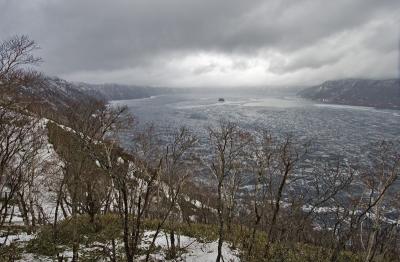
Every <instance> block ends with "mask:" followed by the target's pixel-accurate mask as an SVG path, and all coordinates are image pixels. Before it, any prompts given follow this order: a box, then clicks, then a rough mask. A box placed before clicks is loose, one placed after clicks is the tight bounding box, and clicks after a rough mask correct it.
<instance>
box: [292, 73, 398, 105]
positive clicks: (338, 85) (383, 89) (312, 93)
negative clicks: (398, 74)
mask: <svg viewBox="0 0 400 262" xmlns="http://www.w3.org/2000/svg"><path fill="white" fill-rule="evenodd" d="M298 95H300V96H301V97H303V98H307V99H312V100H315V101H319V102H323V103H332V104H343V105H355V106H371V107H376V108H386V109H400V79H388V80H367V79H346V80H335V81H326V82H324V83H322V84H320V85H317V86H313V87H309V88H307V89H304V90H302V91H300V92H299V93H298Z"/></svg>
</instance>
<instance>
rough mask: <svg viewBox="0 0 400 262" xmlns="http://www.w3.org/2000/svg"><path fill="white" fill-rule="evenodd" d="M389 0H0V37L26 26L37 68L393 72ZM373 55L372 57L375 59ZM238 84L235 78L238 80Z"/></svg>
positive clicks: (188, 74)
mask: <svg viewBox="0 0 400 262" xmlns="http://www.w3.org/2000/svg"><path fill="white" fill-rule="evenodd" d="M399 14H400V3H399V1H398V0H380V1H377V0H351V1H349V0H336V1H326V0H298V1H294V0H270V1H264V0H250V1H243V0H230V1H215V0H202V1H197V0H193V1H187V0H158V1H156V0H146V1H140V0H135V1H134V0H117V1H109V0H90V1H87V0H68V1H65V0H18V1H15V0H0V22H1V23H0V38H1V39H3V38H7V37H8V36H10V35H13V34H21V33H23V34H28V35H30V36H31V37H32V38H34V39H35V40H36V41H37V42H38V43H39V44H40V45H41V47H42V50H41V55H42V56H43V58H44V60H45V64H44V65H43V67H42V68H43V70H44V71H45V72H47V73H49V74H53V75H61V76H64V77H67V78H69V79H72V80H86V81H93V82H102V81H107V82H111V81H118V82H127V83H145V84H155V85H174V84H176V85H197V84H198V83H199V80H200V78H199V77H202V78H201V81H200V82H201V83H203V84H218V83H217V82H218V81H220V82H224V83H227V84H228V85H229V81H227V80H229V79H231V76H232V75H233V74H235V75H237V74H241V73H242V75H243V77H252V78H254V79H253V80H251V81H250V80H249V81H248V80H243V83H247V84H268V83H278V84H279V83H282V84H284V83H295V82H299V81H301V80H302V79H304V78H305V77H304V76H306V78H308V79H309V80H308V81H311V82H312V81H319V80H320V79H324V78H328V77H329V78H340V77H346V76H348V75H350V76H351V75H352V74H351V73H349V72H348V71H347V70H351V68H352V67H353V66H354V59H356V58H357V59H361V58H362V59H364V62H365V63H371V64H370V65H369V66H368V65H363V67H362V68H361V69H360V68H359V69H357V70H355V71H354V74H353V75H363V74H366V75H368V74H369V73H370V72H369V71H371V70H374V72H373V73H372V75H373V76H376V77H390V76H394V75H395V70H394V69H391V68H393V67H394V68H396V66H395V63H396V59H393V58H392V56H393V55H394V56H396V52H397V47H398V24H399ZM377 61H379V63H378V64H377ZM239 84H240V83H239Z"/></svg>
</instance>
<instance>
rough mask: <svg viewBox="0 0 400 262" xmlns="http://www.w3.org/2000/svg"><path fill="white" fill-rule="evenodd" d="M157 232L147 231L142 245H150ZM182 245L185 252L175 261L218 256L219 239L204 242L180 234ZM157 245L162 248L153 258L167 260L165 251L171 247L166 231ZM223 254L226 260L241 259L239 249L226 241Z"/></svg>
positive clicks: (213, 259) (202, 259)
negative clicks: (230, 245) (234, 248)
mask: <svg viewBox="0 0 400 262" xmlns="http://www.w3.org/2000/svg"><path fill="white" fill-rule="evenodd" d="M154 234H155V232H154V231H147V232H145V235H144V239H143V241H142V242H143V243H144V245H143V246H142V247H148V246H149V244H150V242H151V240H152V238H153V236H154ZM177 239H179V242H180V247H181V248H183V249H184V251H183V254H181V256H180V257H179V258H178V259H175V260H174V261H193V262H194V261H199V262H200V261H201V262H208V261H210V262H211V261H215V259H216V257H217V245H218V243H217V241H213V242H202V241H199V240H198V239H196V238H192V237H188V236H178V237H177ZM177 241H178V240H177ZM155 245H156V247H161V250H160V251H159V252H158V253H156V254H154V255H153V256H152V258H153V259H156V260H160V261H164V260H165V255H166V254H165V251H166V250H167V249H168V247H169V236H167V235H166V234H165V233H163V232H161V233H160V234H159V235H158V236H157V239H156V241H155ZM222 254H223V258H224V261H226V262H228V261H232V262H233V261H240V259H239V257H238V251H237V250H232V249H230V247H229V245H228V244H227V243H224V245H223V247H222Z"/></svg>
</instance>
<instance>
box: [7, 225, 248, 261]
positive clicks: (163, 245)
mask: <svg viewBox="0 0 400 262" xmlns="http://www.w3.org/2000/svg"><path fill="white" fill-rule="evenodd" d="M154 234H155V231H146V232H145V233H144V237H143V241H142V245H141V248H143V249H146V248H148V247H149V245H150V242H151V240H152V238H153V236H154ZM168 237H169V236H167V235H166V234H165V233H164V232H161V233H160V234H159V235H158V236H157V239H156V241H155V246H156V248H155V250H156V251H155V252H154V254H152V255H151V258H152V260H153V261H167V260H166V253H167V250H168V247H169V238H168ZM33 238H34V236H33V235H32V236H31V235H26V233H22V234H20V235H11V236H9V237H8V239H7V241H6V245H9V244H10V243H13V242H14V243H16V242H18V243H19V244H22V245H23V244H24V243H26V242H27V241H29V240H31V239H33ZM0 240H1V241H2V243H3V242H4V240H5V239H0ZM176 242H177V243H176V245H178V244H179V247H180V248H181V252H179V257H178V258H176V259H174V260H172V261H188V262H208V261H210V262H211V261H215V259H216V257H217V241H212V242H203V241H201V240H198V239H196V238H192V237H188V236H182V235H178V236H176ZM118 246H119V247H123V245H122V242H119V243H118ZM95 249H96V247H83V246H82V247H81V252H82V253H86V254H87V253H88V252H90V251H93V250H95ZM82 253H81V254H82ZM222 254H223V258H224V261H225V262H236V261H240V259H239V252H238V250H232V249H231V248H230V247H229V245H228V244H227V243H224V245H223V247H222ZM60 255H62V256H63V257H64V259H67V261H70V260H71V258H72V251H71V250H69V249H66V250H65V251H64V252H63V253H62V254H60ZM144 259H145V256H141V257H140V258H138V261H143V260H144ZM19 261H54V258H50V257H45V256H39V255H35V254H29V253H25V254H23V255H22V257H21V259H20V260H19ZM104 261H107V260H104Z"/></svg>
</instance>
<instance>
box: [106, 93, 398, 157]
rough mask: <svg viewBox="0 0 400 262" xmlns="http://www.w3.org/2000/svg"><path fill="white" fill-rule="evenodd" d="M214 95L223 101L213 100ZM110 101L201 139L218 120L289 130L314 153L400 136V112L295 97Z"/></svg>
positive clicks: (349, 153)
mask: <svg viewBox="0 0 400 262" xmlns="http://www.w3.org/2000/svg"><path fill="white" fill-rule="evenodd" d="M219 97H223V98H224V99H225V102H218V98H219ZM111 103H112V104H114V105H127V106H128V107H129V109H130V111H131V112H132V113H133V114H134V115H135V117H136V119H137V120H138V121H139V125H143V124H145V123H149V122H152V123H154V124H155V125H156V126H158V127H160V128H161V129H163V130H165V128H167V129H169V128H177V127H180V126H186V127H188V128H190V129H191V130H192V131H193V132H194V133H195V134H196V135H197V136H198V137H199V138H200V140H201V141H205V139H206V137H207V136H206V127H207V126H210V125H215V124H216V123H217V122H218V120H220V119H226V120H230V121H235V122H238V123H239V124H240V125H241V126H242V127H244V128H248V129H250V130H251V129H255V128H265V129H267V130H269V131H271V132H273V133H276V134H277V133H293V134H294V135H295V136H296V137H297V138H299V139H305V140H307V139H311V140H312V141H313V143H314V144H315V148H314V154H315V155H316V156H319V157H328V156H337V155H340V156H345V157H346V158H352V159H353V160H360V158H361V157H362V156H363V155H364V154H366V153H368V148H369V147H370V144H371V143H374V142H379V141H381V140H399V139H400V111H394V110H380V109H375V108H368V107H356V106H343V105H328V104H318V103H315V102H312V101H307V100H303V99H300V98H297V97H294V96H293V97H290V96H289V97H288V96H265V95H260V94H251V93H249V94H243V93H240V94H239V93H233V92H232V93H211V92H210V91H205V93H204V94H171V95H162V96H155V97H151V98H144V99H135V100H119V101H112V102H111Z"/></svg>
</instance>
